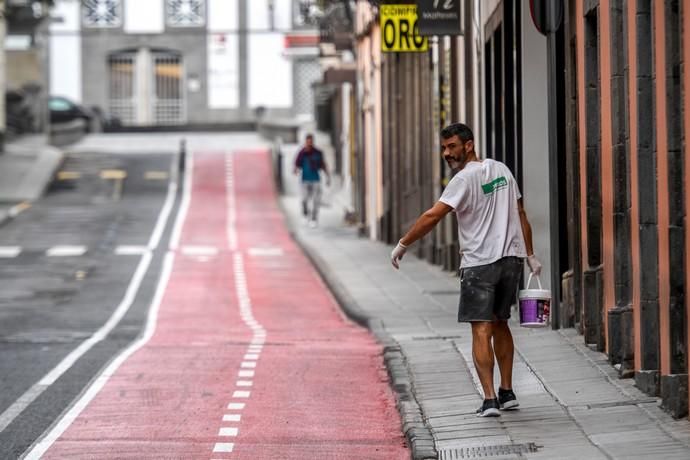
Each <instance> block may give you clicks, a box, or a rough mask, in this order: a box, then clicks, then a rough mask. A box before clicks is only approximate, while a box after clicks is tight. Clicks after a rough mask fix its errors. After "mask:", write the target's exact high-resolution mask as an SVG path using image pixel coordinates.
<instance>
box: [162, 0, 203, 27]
mask: <svg viewBox="0 0 690 460" xmlns="http://www.w3.org/2000/svg"><path fill="white" fill-rule="evenodd" d="M165 4H166V7H167V11H168V25H169V26H174V27H199V26H203V25H204V22H205V19H204V18H205V11H204V1H203V0H166V2H165Z"/></svg>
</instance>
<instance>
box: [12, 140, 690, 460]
mask: <svg viewBox="0 0 690 460" xmlns="http://www.w3.org/2000/svg"><path fill="white" fill-rule="evenodd" d="M185 137H186V139H187V143H186V146H187V150H188V151H189V152H190V155H189V157H188V159H187V162H186V164H187V169H186V174H184V175H182V176H179V177H178V175H177V166H178V164H179V161H178V157H177V155H176V154H177V151H178V148H179V141H180V136H173V135H153V136H149V135H127V136H125V135H117V136H114V135H105V136H94V137H90V138H87V139H85V141H84V142H82V143H80V144H79V145H77V146H74V147H72V148H71V149H69V150H68V151H67V152H66V155H65V160H64V163H63V164H62V167H61V169H60V171H59V173H58V174H57V176H56V180H55V181H54V182H53V184H52V185H51V187H50V188H49V189H48V192H47V194H46V196H45V197H44V198H43V199H41V200H38V201H36V202H34V203H32V205H31V206H30V207H28V208H27V209H26V210H24V211H23V212H21V213H20V214H19V215H17V216H16V217H15V218H14V219H12V220H10V221H9V222H6V223H5V225H3V226H2V227H0V257H2V265H1V266H0V270H2V278H1V279H2V291H1V292H2V296H1V297H0V315H2V316H1V319H2V321H0V347H1V350H2V354H1V355H0V356H2V358H1V359H0V371H1V372H0V376H2V377H1V379H2V380H1V382H2V388H3V392H2V394H0V404H1V406H0V423H1V424H0V446H1V452H2V455H1V456H0V457H1V458H8V459H14V458H46V459H47V458H50V459H64V458H70V459H72V458H84V459H86V458H132V459H134V458H137V459H140V458H206V459H209V458H211V459H223V458H242V459H263V458H266V459H269V458H271V459H272V458H295V459H297V458H299V459H301V458H310V457H322V458H333V459H336V458H342V459H353V458H362V459H364V458H366V459H385V460H388V459H403V458H410V457H412V458H415V459H431V458H439V459H452V458H484V457H487V456H492V458H497V459H515V458H535V459H536V458H544V459H554V458H557V459H582V458H587V459H600V458H601V459H611V458H616V459H618V458H620V459H630V458H633V459H634V458H639V459H649V458H678V459H685V458H688V455H689V454H688V453H689V452H690V423H688V421H687V420H679V421H676V420H673V419H672V418H671V417H670V416H669V415H668V414H666V413H665V412H663V411H662V410H661V409H659V407H658V406H659V401H658V399H656V398H650V397H648V396H646V395H644V394H642V393H640V392H639V391H638V390H636V389H635V388H634V386H633V384H632V381H631V380H620V379H618V378H617V376H616V375H617V374H616V372H615V370H614V369H613V368H612V367H611V366H610V365H609V364H608V362H607V361H606V358H605V355H603V354H601V353H597V352H595V351H592V350H590V349H589V348H587V347H586V346H585V345H584V344H583V342H582V337H581V336H579V335H577V334H576V333H575V332H574V331H573V330H565V331H561V332H555V331H551V330H527V329H521V328H520V327H519V326H518V325H517V324H515V323H513V325H512V326H513V331H514V335H515V338H516V345H517V356H516V364H515V390H516V393H517V395H518V398H519V399H520V402H521V408H520V410H519V411H515V412H510V413H503V414H502V416H501V417H500V418H499V419H482V418H477V417H476V416H475V414H474V411H475V409H476V407H477V406H478V404H479V402H480V398H481V394H480V391H479V384H478V379H477V376H476V372H475V370H474V366H473V364H472V359H471V336H470V333H469V328H468V327H467V326H466V325H459V324H457V323H456V321H455V315H456V302H457V280H456V278H455V277H454V275H453V274H451V273H447V272H443V271H441V270H440V269H438V268H437V267H434V266H431V265H429V264H427V263H426V262H424V261H421V260H418V259H416V258H415V257H414V255H413V254H412V253H410V254H408V255H406V257H405V258H404V259H403V262H402V267H401V270H400V271H395V270H393V269H392V267H391V266H390V262H389V253H390V248H389V247H388V246H386V245H383V244H381V243H378V242H373V241H370V240H367V239H363V238H360V237H358V236H357V234H356V233H357V232H356V229H354V228H351V227H348V226H347V225H346V224H345V223H344V219H343V217H344V210H343V209H342V207H341V204H340V203H342V202H343V199H344V196H343V192H342V190H339V189H338V188H337V187H332V188H328V189H327V190H326V193H325V199H324V201H325V202H326V206H325V207H324V208H323V210H322V215H321V219H320V225H319V227H318V228H315V229H314V228H309V227H308V226H306V225H305V223H304V222H303V220H302V218H301V216H300V215H299V201H298V198H297V191H298V183H297V179H296V178H295V177H294V176H292V175H291V174H289V172H290V168H284V171H286V175H285V178H284V179H285V183H284V186H285V190H286V194H285V195H284V196H283V197H281V198H278V197H276V194H275V191H274V186H273V182H272V179H271V177H272V176H271V174H272V173H271V170H270V155H269V154H268V151H267V146H266V144H265V143H264V142H262V141H261V140H260V139H259V138H258V137H256V136H254V135H232V136H228V135H225V136H224V135H208V136H206V135H194V134H191V135H187V136H185ZM318 141H324V139H323V138H322V137H320V136H319V137H317V142H318ZM296 147H297V146H294V145H293V146H285V148H284V150H283V151H284V152H285V157H284V161H285V165H284V166H287V165H289V163H290V162H291V161H292V155H293V154H294V152H293V150H295V149H296ZM326 151H327V156H328V155H330V149H329V148H328V146H327V145H326ZM118 181H122V183H120V184H119V183H118ZM177 185H179V187H178V186H177ZM281 208H282V210H281ZM288 228H290V229H291V230H290V231H288ZM293 238H294V240H293ZM298 244H299V245H298ZM300 246H301V247H300ZM302 249H304V250H306V254H305V253H303V251H302ZM306 256H308V258H307V257H306ZM312 263H313V264H315V267H314V266H312ZM315 268H316V269H315ZM317 270H318V272H320V274H321V276H319V274H318V272H317ZM329 289H330V292H329ZM336 301H337V302H340V304H341V305H342V307H343V310H342V311H341V309H340V308H339V306H338V304H337V302H336ZM345 315H347V317H349V319H348V318H347V317H346V316H345ZM355 323H359V324H360V325H363V326H365V327H364V328H363V327H360V326H358V325H356V324H355ZM367 328H368V329H369V330H367Z"/></svg>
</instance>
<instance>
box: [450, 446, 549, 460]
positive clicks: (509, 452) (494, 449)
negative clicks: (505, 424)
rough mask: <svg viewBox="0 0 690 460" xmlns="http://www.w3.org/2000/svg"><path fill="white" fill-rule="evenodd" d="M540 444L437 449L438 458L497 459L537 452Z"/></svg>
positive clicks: (518, 456)
mask: <svg viewBox="0 0 690 460" xmlns="http://www.w3.org/2000/svg"><path fill="white" fill-rule="evenodd" d="M539 447H540V446H537V445H536V444H535V443H533V442H530V443H525V444H503V445H498V446H476V447H465V448H462V449H443V450H439V451H438V459H439V460H460V459H465V458H493V459H495V460H498V459H499V458H503V459H515V458H524V457H523V456H522V454H528V453H531V452H537V451H538V450H539Z"/></svg>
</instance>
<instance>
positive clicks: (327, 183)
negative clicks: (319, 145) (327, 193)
mask: <svg viewBox="0 0 690 460" xmlns="http://www.w3.org/2000/svg"><path fill="white" fill-rule="evenodd" d="M321 170H322V171H323V172H324V173H325V174H326V185H328V186H330V185H331V173H329V172H328V168H327V167H326V160H325V158H324V154H323V152H321Z"/></svg>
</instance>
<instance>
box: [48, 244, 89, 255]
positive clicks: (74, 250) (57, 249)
mask: <svg viewBox="0 0 690 460" xmlns="http://www.w3.org/2000/svg"><path fill="white" fill-rule="evenodd" d="M84 254H86V246H53V247H52V248H50V249H48V250H47V251H46V255H47V256H48V257H79V256H83V255H84Z"/></svg>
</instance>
